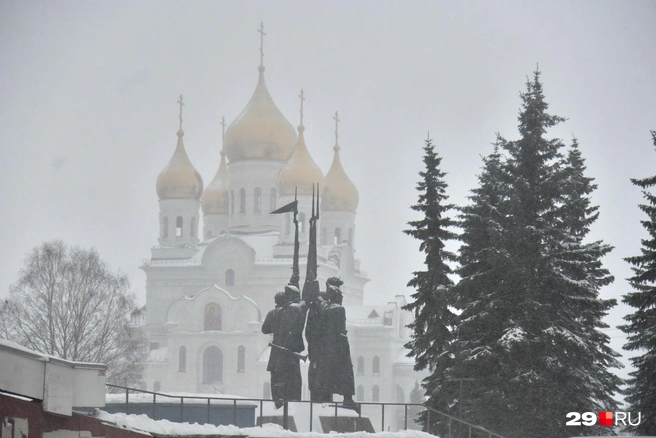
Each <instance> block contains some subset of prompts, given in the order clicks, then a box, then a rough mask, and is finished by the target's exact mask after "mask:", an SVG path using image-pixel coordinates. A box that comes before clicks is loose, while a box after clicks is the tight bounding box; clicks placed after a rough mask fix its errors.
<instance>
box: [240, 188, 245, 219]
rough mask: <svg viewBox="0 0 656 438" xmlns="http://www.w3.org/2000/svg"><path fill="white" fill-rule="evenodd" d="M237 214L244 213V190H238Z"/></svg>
mask: <svg viewBox="0 0 656 438" xmlns="http://www.w3.org/2000/svg"><path fill="white" fill-rule="evenodd" d="M239 213H246V189H244V188H241V189H239Z"/></svg>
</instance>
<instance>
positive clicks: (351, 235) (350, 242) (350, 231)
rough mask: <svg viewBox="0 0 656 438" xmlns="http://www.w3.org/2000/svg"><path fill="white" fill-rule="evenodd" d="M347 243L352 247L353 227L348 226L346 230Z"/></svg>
mask: <svg viewBox="0 0 656 438" xmlns="http://www.w3.org/2000/svg"><path fill="white" fill-rule="evenodd" d="M348 244H349V246H350V247H351V248H353V228H349V232H348Z"/></svg>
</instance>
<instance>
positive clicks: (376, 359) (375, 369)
mask: <svg viewBox="0 0 656 438" xmlns="http://www.w3.org/2000/svg"><path fill="white" fill-rule="evenodd" d="M372 368H373V370H372V371H373V375H374V376H377V375H379V374H380V357H378V356H374V361H373V366H372Z"/></svg>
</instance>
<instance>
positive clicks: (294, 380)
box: [262, 199, 307, 407]
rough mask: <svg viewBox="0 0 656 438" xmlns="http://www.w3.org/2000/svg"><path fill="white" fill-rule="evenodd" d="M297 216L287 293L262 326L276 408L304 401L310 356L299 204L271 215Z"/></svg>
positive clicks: (277, 301)
mask: <svg viewBox="0 0 656 438" xmlns="http://www.w3.org/2000/svg"><path fill="white" fill-rule="evenodd" d="M288 212H289V213H294V226H295V228H296V231H295V241H294V259H293V265H292V276H291V278H290V281H289V284H287V286H285V291H284V292H278V293H277V294H276V296H275V302H276V308H275V309H273V310H271V311H270V312H269V313H268V314H267V316H266V318H265V319H264V323H263V324H262V333H265V334H273V341H272V342H271V343H270V344H269V345H270V346H271V354H270V356H269V363H268V366H267V371H269V372H270V373H271V395H272V398H273V399H274V400H275V401H276V407H280V406H282V405H283V401H284V400H300V399H301V392H302V391H301V389H302V380H301V366H300V360H301V359H303V360H306V359H307V356H303V355H301V354H300V353H301V352H302V351H303V350H305V344H304V342H303V327H304V325H305V314H306V310H305V304H304V303H303V302H301V301H300V296H301V293H300V290H299V288H298V283H299V267H298V250H299V243H298V220H297V215H298V201H297V200H296V199H295V200H294V202H291V203H290V204H287V205H285V206H283V207H281V208H279V209H278V210H276V211H273V212H271V213H272V214H279V213H288Z"/></svg>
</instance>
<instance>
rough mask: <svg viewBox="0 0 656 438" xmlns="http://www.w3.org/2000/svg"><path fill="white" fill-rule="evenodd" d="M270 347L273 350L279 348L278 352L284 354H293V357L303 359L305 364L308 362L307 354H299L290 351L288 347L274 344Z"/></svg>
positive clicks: (270, 343)
mask: <svg viewBox="0 0 656 438" xmlns="http://www.w3.org/2000/svg"><path fill="white" fill-rule="evenodd" d="M269 346H270V347H271V348H277V349H278V350H281V351H283V352H285V353H287V354H291V355H292V356H294V357H297V358H299V359H301V360H302V361H303V362H306V361H307V354H301V353H297V352H295V351H292V350H290V349H289V348H287V347H283V346H282V345H277V344H274V343H273V342H269Z"/></svg>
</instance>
